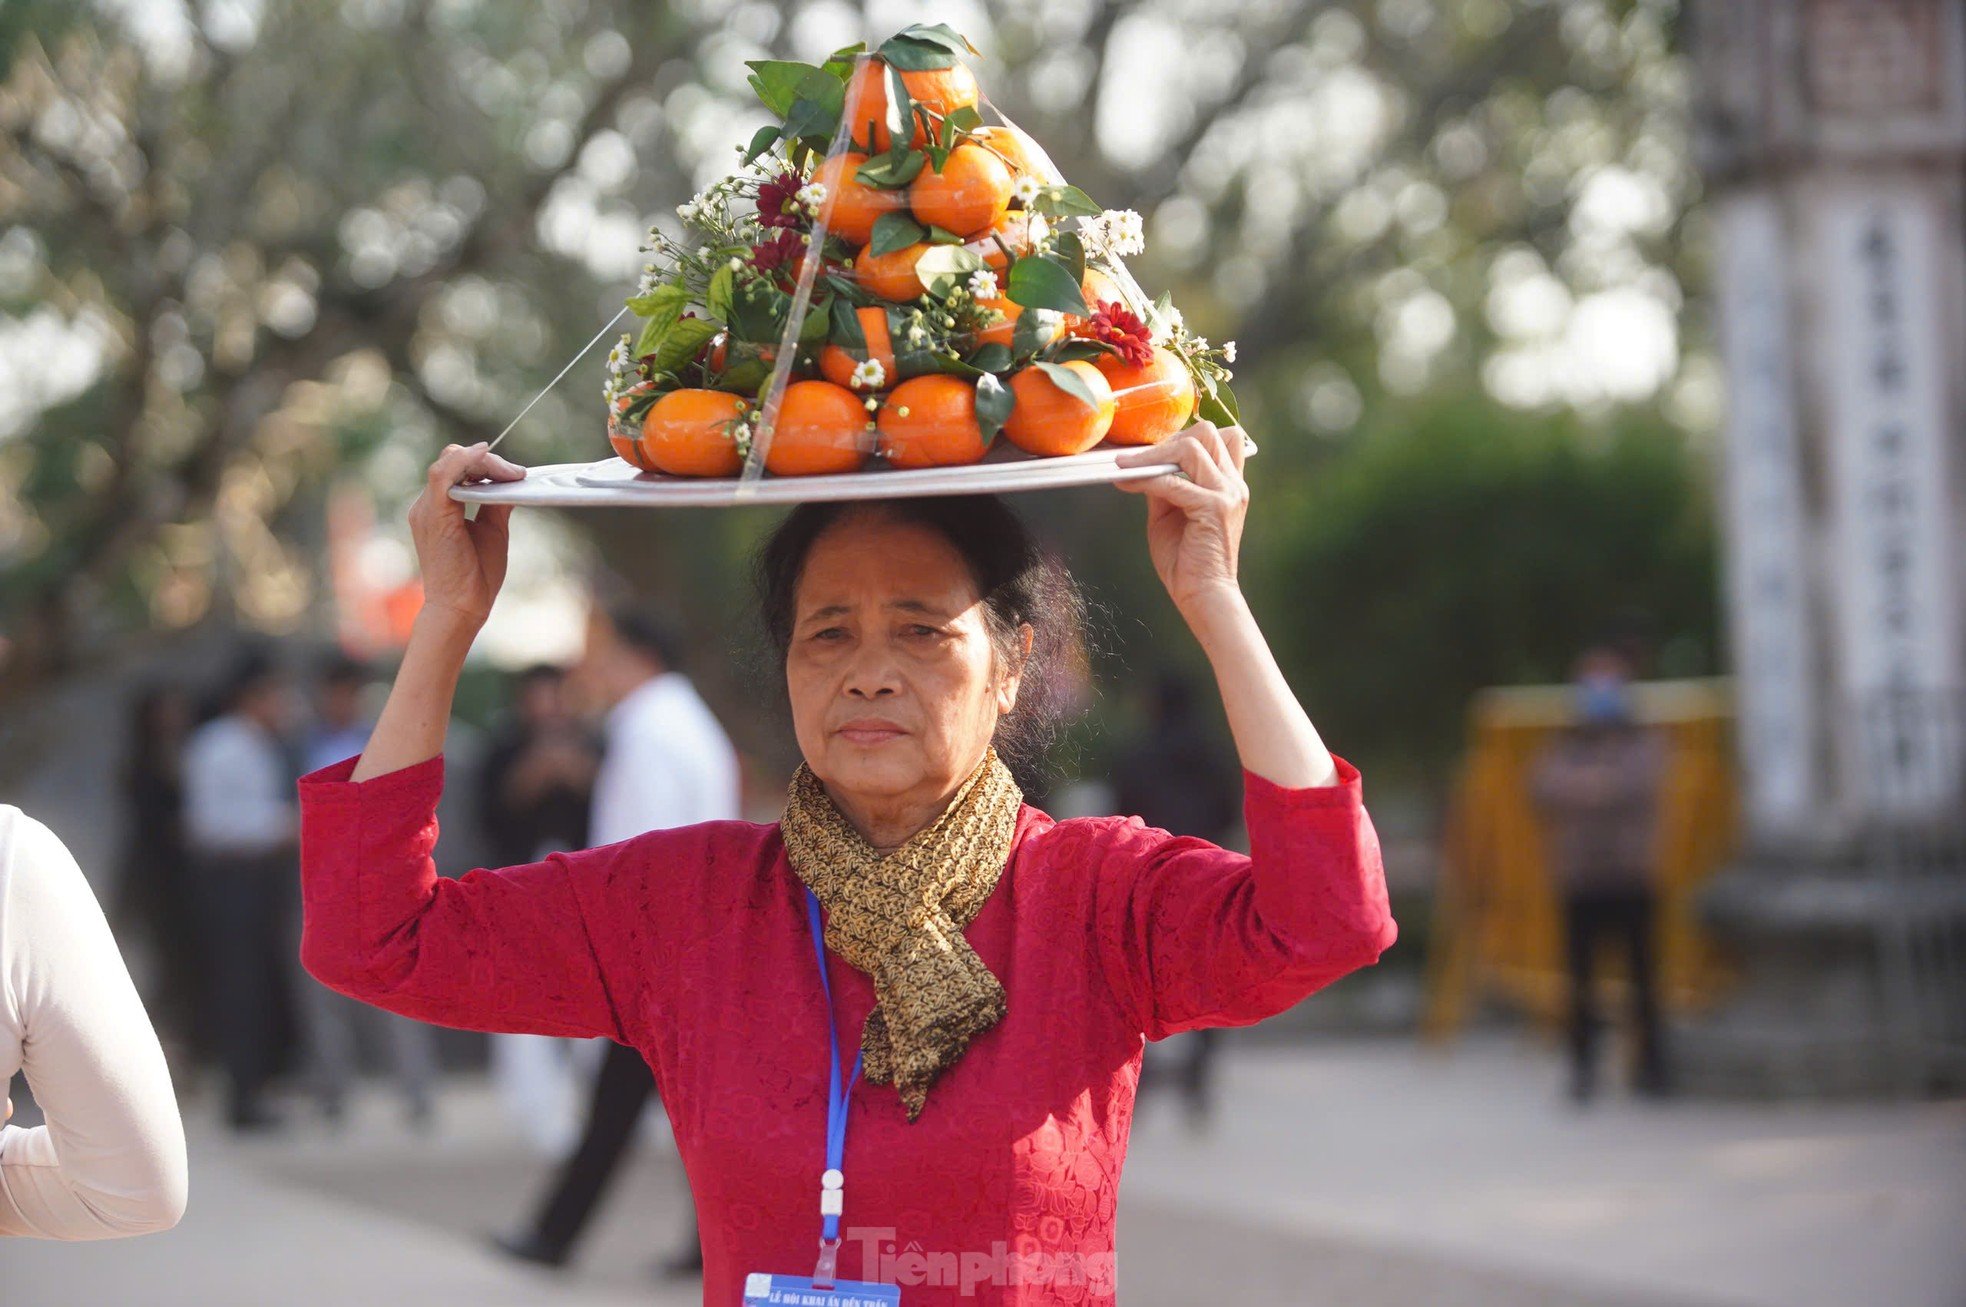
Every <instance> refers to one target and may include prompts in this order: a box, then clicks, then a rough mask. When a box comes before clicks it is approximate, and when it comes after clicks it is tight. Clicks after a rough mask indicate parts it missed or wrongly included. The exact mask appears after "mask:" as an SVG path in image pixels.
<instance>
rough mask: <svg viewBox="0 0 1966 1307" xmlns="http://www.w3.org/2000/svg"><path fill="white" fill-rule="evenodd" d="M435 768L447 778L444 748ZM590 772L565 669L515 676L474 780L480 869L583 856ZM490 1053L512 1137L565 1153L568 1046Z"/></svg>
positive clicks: (507, 1038) (548, 1039)
mask: <svg viewBox="0 0 1966 1307" xmlns="http://www.w3.org/2000/svg"><path fill="white" fill-rule="evenodd" d="M444 763H445V768H446V770H448V769H449V767H450V756H449V752H448V748H447V750H446V754H445V760H444ZM599 766H600V746H599V744H598V743H597V742H596V740H595V738H594V735H593V732H591V731H590V730H588V728H587V727H586V725H585V724H584V723H583V722H582V721H581V720H580V718H579V716H578V715H577V714H576V713H575V711H574V707H573V701H572V696H571V694H570V692H569V687H568V685H567V674H566V671H565V670H564V669H562V668H560V667H556V666H553V665H552V664H549V663H539V664H535V665H534V666H531V667H528V668H526V669H525V670H524V671H522V672H520V673H519V675H518V677H517V678H516V680H515V682H514V685H513V695H512V709H511V713H510V714H509V716H508V717H507V719H506V720H505V722H504V723H503V724H502V725H501V726H499V727H498V728H497V730H496V731H495V732H494V734H493V736H492V739H491V742H490V744H489V745H488V746H487V747H486V750H485V755H484V762H483V765H482V767H481V768H480V770H479V773H478V782H479V783H478V786H477V804H478V808H479V812H480V816H479V823H478V824H479V826H480V828H481V829H482V831H483V834H484V842H485V845H486V853H487V855H488V858H489V862H488V865H491V866H513V865H516V863H515V861H514V860H515V859H516V861H517V863H525V862H533V861H537V860H538V859H540V858H543V857H545V856H546V855H547V854H549V853H559V852H564V851H565V850H568V849H584V848H586V847H587V843H588V841H587V823H588V817H589V808H590V807H591V805H592V803H593V797H594V773H595V770H596V769H597V768H598V767H599ZM447 788H449V787H447ZM457 788H459V789H460V790H461V789H462V787H457ZM490 1048H491V1071H492V1078H493V1080H494V1081H495V1083H496V1084H497V1086H498V1091H499V1095H500V1097H502V1098H503V1099H504V1100H505V1104H506V1107H507V1108H508V1110H509V1111H510V1112H511V1113H512V1115H513V1117H514V1119H515V1120H517V1121H518V1123H519V1127H520V1129H521V1130H522V1131H523V1132H524V1133H525V1135H526V1137H527V1139H528V1140H529V1141H530V1142H531V1143H532V1145H533V1147H535V1148H536V1149H538V1150H539V1151H540V1152H541V1153H544V1154H546V1155H548V1156H552V1157H560V1156H562V1155H564V1154H565V1153H566V1152H567V1151H568V1150H570V1149H571V1148H572V1147H573V1145H574V1140H575V1133H576V1131H577V1130H578V1129H579V1120H578V1117H579V1110H580V1104H579V1101H578V1100H579V1097H580V1095H579V1092H578V1088H577V1086H576V1083H575V1079H574V1072H573V1068H572V1066H571V1059H570V1054H569V1044H568V1041H566V1040H564V1039H555V1038H553V1037H552V1036H549V1035H493V1036H491V1045H490Z"/></svg>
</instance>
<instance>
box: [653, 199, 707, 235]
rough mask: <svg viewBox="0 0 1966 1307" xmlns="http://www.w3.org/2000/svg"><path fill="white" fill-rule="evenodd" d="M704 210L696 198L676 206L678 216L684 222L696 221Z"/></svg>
mask: <svg viewBox="0 0 1966 1307" xmlns="http://www.w3.org/2000/svg"><path fill="white" fill-rule="evenodd" d="M702 212H703V210H702V208H701V207H700V206H699V205H698V204H697V202H696V201H695V200H685V201H683V202H682V203H681V204H678V205H677V206H676V216H677V217H678V218H681V219H682V220H683V221H684V222H695V221H696V219H697V215H699V214H700V213H702ZM651 230H653V229H651Z"/></svg>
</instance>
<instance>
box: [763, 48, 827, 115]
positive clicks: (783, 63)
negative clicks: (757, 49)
mask: <svg viewBox="0 0 1966 1307" xmlns="http://www.w3.org/2000/svg"><path fill="white" fill-rule="evenodd" d="M744 66H745V67H746V68H749V69H750V70H751V77H750V82H751V89H752V90H754V91H756V92H757V93H758V98H759V99H760V100H762V101H764V106H765V108H767V109H769V110H771V111H772V112H773V113H775V114H777V115H778V116H779V117H780V118H783V117H784V116H785V115H786V114H788V113H790V112H791V111H792V101H794V100H796V99H798V98H799V97H800V96H801V95H805V94H807V91H806V90H805V84H806V78H807V77H808V76H809V75H811V74H813V73H818V72H821V70H820V69H818V68H814V67H813V66H812V65H811V64H804V63H799V62H798V61H796V60H792V59H747V60H745V61H744ZM826 76H827V79H828V80H829V81H833V80H837V79H835V78H832V77H831V76H830V75H829V74H828V75H826ZM842 98H844V92H843V93H842Z"/></svg>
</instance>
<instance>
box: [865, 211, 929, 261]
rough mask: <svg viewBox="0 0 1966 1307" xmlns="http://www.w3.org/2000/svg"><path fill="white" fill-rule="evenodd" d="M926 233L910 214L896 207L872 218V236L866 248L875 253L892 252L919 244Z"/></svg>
mask: <svg viewBox="0 0 1966 1307" xmlns="http://www.w3.org/2000/svg"><path fill="white" fill-rule="evenodd" d="M927 235H928V233H927V232H925V231H923V230H922V225H921V224H920V223H919V222H916V221H915V220H914V218H913V217H912V216H911V215H909V214H908V213H906V212H904V211H902V210H899V209H897V210H895V211H894V212H893V213H883V214H882V215H881V216H880V217H878V218H876V219H874V238H873V240H871V241H870V242H868V248H869V249H871V250H872V251H873V252H874V253H876V254H892V253H894V252H895V251H896V250H905V249H907V248H908V247H909V246H910V245H918V244H920V243H921V242H922V240H923V239H924V238H925V237H926V236H927Z"/></svg>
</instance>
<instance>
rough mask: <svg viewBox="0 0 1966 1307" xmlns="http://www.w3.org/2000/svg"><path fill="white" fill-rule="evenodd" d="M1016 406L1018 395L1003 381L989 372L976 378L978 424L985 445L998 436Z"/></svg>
mask: <svg viewBox="0 0 1966 1307" xmlns="http://www.w3.org/2000/svg"><path fill="white" fill-rule="evenodd" d="M1016 407H1017V397H1016V396H1015V395H1014V394H1012V393H1011V389H1010V387H1009V386H1006V385H1004V383H1003V382H1002V381H1000V380H998V379H997V378H996V377H994V376H991V375H988V374H985V375H984V376H981V377H978V378H977V379H976V425H977V428H978V429H979V430H980V431H981V432H982V433H983V443H984V445H986V446H987V445H989V443H990V442H991V441H993V440H995V439H996V438H997V433H998V432H999V431H1002V430H1003V424H1004V423H1005V422H1007V421H1009V420H1010V414H1011V410H1012V409H1014V408H1016Z"/></svg>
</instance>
